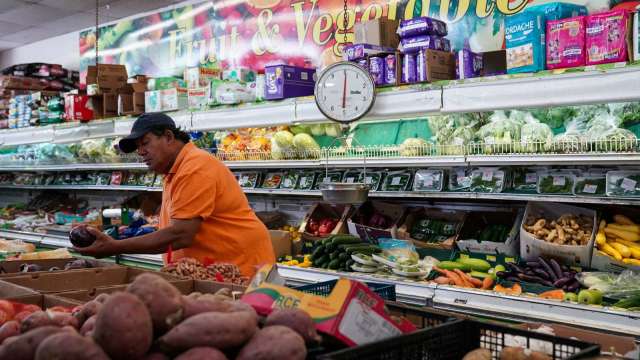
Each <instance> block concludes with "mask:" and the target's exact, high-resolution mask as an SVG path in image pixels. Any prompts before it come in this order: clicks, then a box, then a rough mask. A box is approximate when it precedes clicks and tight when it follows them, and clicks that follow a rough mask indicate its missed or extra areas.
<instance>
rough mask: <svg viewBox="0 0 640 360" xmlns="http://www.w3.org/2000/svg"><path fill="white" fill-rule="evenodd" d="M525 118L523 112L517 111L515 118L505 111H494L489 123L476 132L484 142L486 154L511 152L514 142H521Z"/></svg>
mask: <svg viewBox="0 0 640 360" xmlns="http://www.w3.org/2000/svg"><path fill="white" fill-rule="evenodd" d="M512 113H514V112H512ZM523 119H524V117H523V115H522V112H515V113H514V116H513V118H511V117H507V114H506V113H505V112H504V111H496V112H494V113H493V115H491V117H489V123H488V124H486V125H484V126H483V127H481V128H480V129H479V130H478V132H477V133H476V138H477V139H478V140H479V141H480V142H482V143H484V152H485V154H492V153H500V152H511V151H512V146H513V143H514V142H520V130H521V127H522V125H523V123H522V121H523Z"/></svg>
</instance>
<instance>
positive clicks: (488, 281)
mask: <svg viewBox="0 0 640 360" xmlns="http://www.w3.org/2000/svg"><path fill="white" fill-rule="evenodd" d="M492 286H493V278H491V277H489V276H487V277H486V278H484V279H483V280H482V287H481V289H485V290H489V289H491V287H492Z"/></svg>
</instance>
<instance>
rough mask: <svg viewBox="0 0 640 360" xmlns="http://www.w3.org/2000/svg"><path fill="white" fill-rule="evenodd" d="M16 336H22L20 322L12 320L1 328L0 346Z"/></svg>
mask: <svg viewBox="0 0 640 360" xmlns="http://www.w3.org/2000/svg"><path fill="white" fill-rule="evenodd" d="M16 335H20V323H19V322H17V321H15V320H11V321H7V322H6V323H4V324H2V326H0V344H2V342H3V341H4V339H6V338H10V337H12V336H16Z"/></svg>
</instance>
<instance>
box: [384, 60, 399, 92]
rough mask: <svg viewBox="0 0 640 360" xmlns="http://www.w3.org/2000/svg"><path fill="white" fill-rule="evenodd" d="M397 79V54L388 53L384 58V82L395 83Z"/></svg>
mask: <svg viewBox="0 0 640 360" xmlns="http://www.w3.org/2000/svg"><path fill="white" fill-rule="evenodd" d="M396 80H397V79H396V56H395V55H387V56H386V57H385V58H384V83H385V84H387V85H393V84H395V83H396Z"/></svg>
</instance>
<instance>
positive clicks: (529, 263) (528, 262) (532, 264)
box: [527, 261, 540, 268]
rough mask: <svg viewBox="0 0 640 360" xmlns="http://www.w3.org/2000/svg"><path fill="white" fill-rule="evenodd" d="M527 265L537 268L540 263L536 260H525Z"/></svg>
mask: <svg viewBox="0 0 640 360" xmlns="http://www.w3.org/2000/svg"><path fill="white" fill-rule="evenodd" d="M527 266H529V267H532V268H538V267H540V263H539V262H537V261H527Z"/></svg>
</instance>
